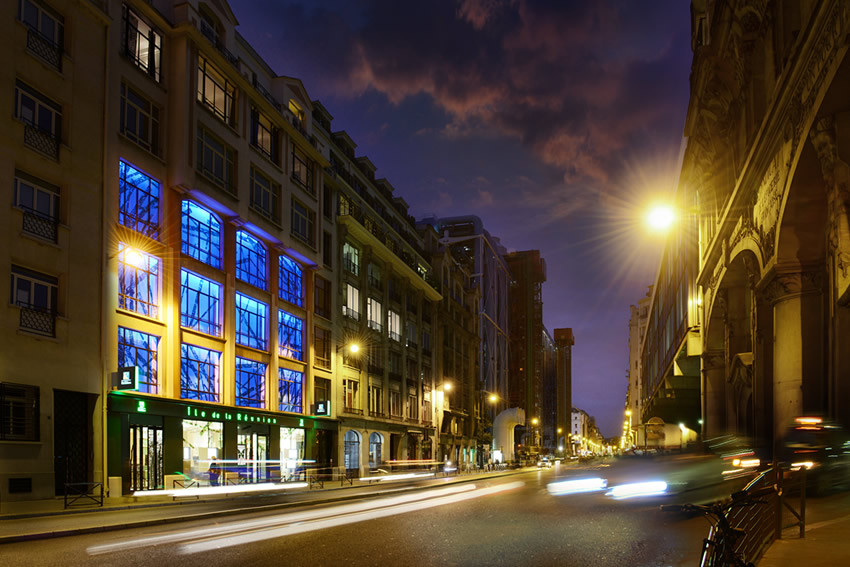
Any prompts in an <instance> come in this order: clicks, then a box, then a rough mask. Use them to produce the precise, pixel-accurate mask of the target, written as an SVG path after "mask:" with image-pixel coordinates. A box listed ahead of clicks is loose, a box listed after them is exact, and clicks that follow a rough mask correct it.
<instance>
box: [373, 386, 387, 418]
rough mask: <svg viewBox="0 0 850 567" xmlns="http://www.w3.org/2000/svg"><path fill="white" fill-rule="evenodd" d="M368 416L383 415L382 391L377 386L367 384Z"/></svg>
mask: <svg viewBox="0 0 850 567" xmlns="http://www.w3.org/2000/svg"><path fill="white" fill-rule="evenodd" d="M369 414H370V415H383V414H384V389H383V388H382V387H381V386H380V385H379V384H369Z"/></svg>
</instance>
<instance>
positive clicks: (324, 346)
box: [313, 325, 331, 401]
mask: <svg viewBox="0 0 850 567" xmlns="http://www.w3.org/2000/svg"><path fill="white" fill-rule="evenodd" d="M313 366H316V367H317V368H324V369H325V370H330V369H331V331H330V330H329V329H325V328H324V327H320V326H319V325H315V326H314V327H313ZM317 401H318V400H317Z"/></svg>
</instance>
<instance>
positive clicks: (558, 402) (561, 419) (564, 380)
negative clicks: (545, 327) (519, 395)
mask: <svg viewBox="0 0 850 567" xmlns="http://www.w3.org/2000/svg"><path fill="white" fill-rule="evenodd" d="M573 345H575V337H574V336H573V330H572V329H555V350H556V357H557V358H556V364H557V368H556V378H555V379H556V382H555V389H554V392H553V393H554V398H555V431H556V433H557V438H556V442H557V445H558V447H559V448H560V447H563V449H562V450H563V451H566V452H569V451H570V450H571V445H570V443H569V435H570V420H571V413H572V407H573V406H572V404H573ZM559 450H561V449H559Z"/></svg>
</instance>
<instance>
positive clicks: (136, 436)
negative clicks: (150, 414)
mask: <svg viewBox="0 0 850 567" xmlns="http://www.w3.org/2000/svg"><path fill="white" fill-rule="evenodd" d="M162 488H163V476H162V427H161V426H155V425H130V490H132V491H136V490H158V489H162Z"/></svg>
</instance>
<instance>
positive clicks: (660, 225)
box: [646, 205, 676, 232]
mask: <svg viewBox="0 0 850 567" xmlns="http://www.w3.org/2000/svg"><path fill="white" fill-rule="evenodd" d="M675 220H676V214H675V212H674V211H673V207H671V206H669V205H654V206H653V207H652V208H650V209H649V212H648V213H647V215H646V224H647V225H648V226H649V228H650V229H652V230H654V231H657V232H663V231H666V230H667V229H669V228H670V227H671V226H673V222H674V221H675Z"/></svg>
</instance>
